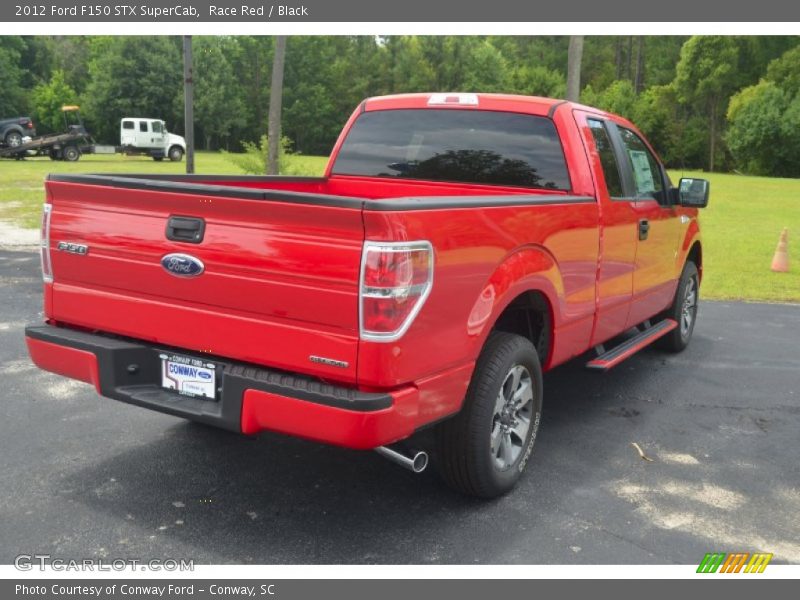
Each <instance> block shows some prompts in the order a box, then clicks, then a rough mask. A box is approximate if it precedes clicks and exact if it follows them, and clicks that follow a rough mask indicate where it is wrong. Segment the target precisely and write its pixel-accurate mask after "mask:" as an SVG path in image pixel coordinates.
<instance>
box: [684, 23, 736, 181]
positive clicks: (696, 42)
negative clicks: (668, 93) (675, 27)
mask: <svg viewBox="0 0 800 600" xmlns="http://www.w3.org/2000/svg"><path fill="white" fill-rule="evenodd" d="M738 59H739V55H738V49H737V46H736V42H735V41H734V40H733V39H732V38H731V37H730V36H721V35H716V36H693V37H691V38H690V39H689V40H688V41H687V42H686V43H685V44H684V45H683V48H682V49H681V58H680V61H678V65H677V67H676V75H675V89H676V90H677V92H678V95H679V98H680V100H681V101H682V102H686V103H689V104H691V105H693V106H695V107H696V108H697V109H698V110H700V111H702V112H704V113H705V114H706V116H707V123H708V163H707V166H708V170H709V171H713V170H714V167H715V158H716V152H717V141H718V137H719V133H718V130H719V121H720V117H721V116H722V114H723V112H724V107H725V105H726V104H727V101H728V98H729V97H730V96H731V94H732V93H733V92H734V91H735V90H736V65H737V62H738Z"/></svg>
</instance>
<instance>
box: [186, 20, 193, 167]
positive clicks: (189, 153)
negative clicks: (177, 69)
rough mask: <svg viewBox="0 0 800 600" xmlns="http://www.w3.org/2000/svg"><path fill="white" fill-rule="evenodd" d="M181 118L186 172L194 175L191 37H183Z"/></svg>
mask: <svg viewBox="0 0 800 600" xmlns="http://www.w3.org/2000/svg"><path fill="white" fill-rule="evenodd" d="M183 117H184V134H185V135H186V172H187V173H194V81H193V77H192V36H190V35H185V36H183Z"/></svg>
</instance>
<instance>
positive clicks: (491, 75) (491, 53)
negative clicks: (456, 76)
mask: <svg viewBox="0 0 800 600" xmlns="http://www.w3.org/2000/svg"><path fill="white" fill-rule="evenodd" d="M457 89H459V90H463V91H465V92H507V91H508V65H507V64H506V60H505V58H503V55H502V54H501V53H500V51H499V50H498V49H497V48H495V47H494V46H493V45H492V44H491V42H489V41H488V40H485V41H483V42H482V43H480V44H478V45H476V47H475V48H474V49H473V50H472V52H470V53H469V56H468V57H467V59H466V60H465V61H464V71H463V73H462V79H461V85H460V86H459V87H458V88H457Z"/></svg>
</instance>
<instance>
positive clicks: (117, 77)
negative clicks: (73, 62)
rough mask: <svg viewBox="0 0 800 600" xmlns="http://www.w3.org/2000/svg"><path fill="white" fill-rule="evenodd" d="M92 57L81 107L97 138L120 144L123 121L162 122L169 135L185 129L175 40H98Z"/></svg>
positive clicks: (178, 49)
mask: <svg viewBox="0 0 800 600" xmlns="http://www.w3.org/2000/svg"><path fill="white" fill-rule="evenodd" d="M91 54H92V59H91V61H90V63H89V73H90V77H91V81H90V83H89V85H88V86H87V89H86V92H85V94H84V101H83V104H84V105H85V108H86V110H85V116H86V117H87V121H88V122H89V126H90V130H91V131H92V133H93V134H94V135H95V137H96V138H98V139H100V140H102V141H111V140H115V139H116V140H118V139H119V138H118V136H119V121H120V119H121V118H123V117H150V118H160V119H164V120H165V121H166V122H167V127H168V128H169V129H170V130H177V131H180V130H182V129H183V119H182V114H183V112H182V110H177V108H176V107H179V106H182V103H181V102H180V97H181V94H182V93H183V87H182V83H181V82H182V64H183V63H182V61H181V54H180V39H179V38H172V37H163V36H158V37H128V36H119V37H99V38H94V39H93V40H92V44H91ZM195 72H196V71H195Z"/></svg>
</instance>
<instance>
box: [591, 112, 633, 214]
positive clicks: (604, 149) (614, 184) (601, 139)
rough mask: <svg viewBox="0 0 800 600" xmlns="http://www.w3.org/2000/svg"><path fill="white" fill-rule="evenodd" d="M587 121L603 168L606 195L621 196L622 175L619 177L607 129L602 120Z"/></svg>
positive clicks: (615, 157) (617, 165)
mask: <svg viewBox="0 0 800 600" xmlns="http://www.w3.org/2000/svg"><path fill="white" fill-rule="evenodd" d="M588 122H589V127H590V128H591V130H592V136H593V137H594V145H595V146H596V147H597V153H598V154H599V155H600V165H601V166H602V168H603V176H604V177H605V178H606V186H607V187H608V195H609V196H611V197H612V198H622V197H623V195H624V194H623V192H622V177H620V173H619V164H618V163H617V156H616V154H614V148H613V147H612V146H611V138H609V137H608V131H606V127H605V125H603V122H602V121H597V120H595V119H589V121H588Z"/></svg>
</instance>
